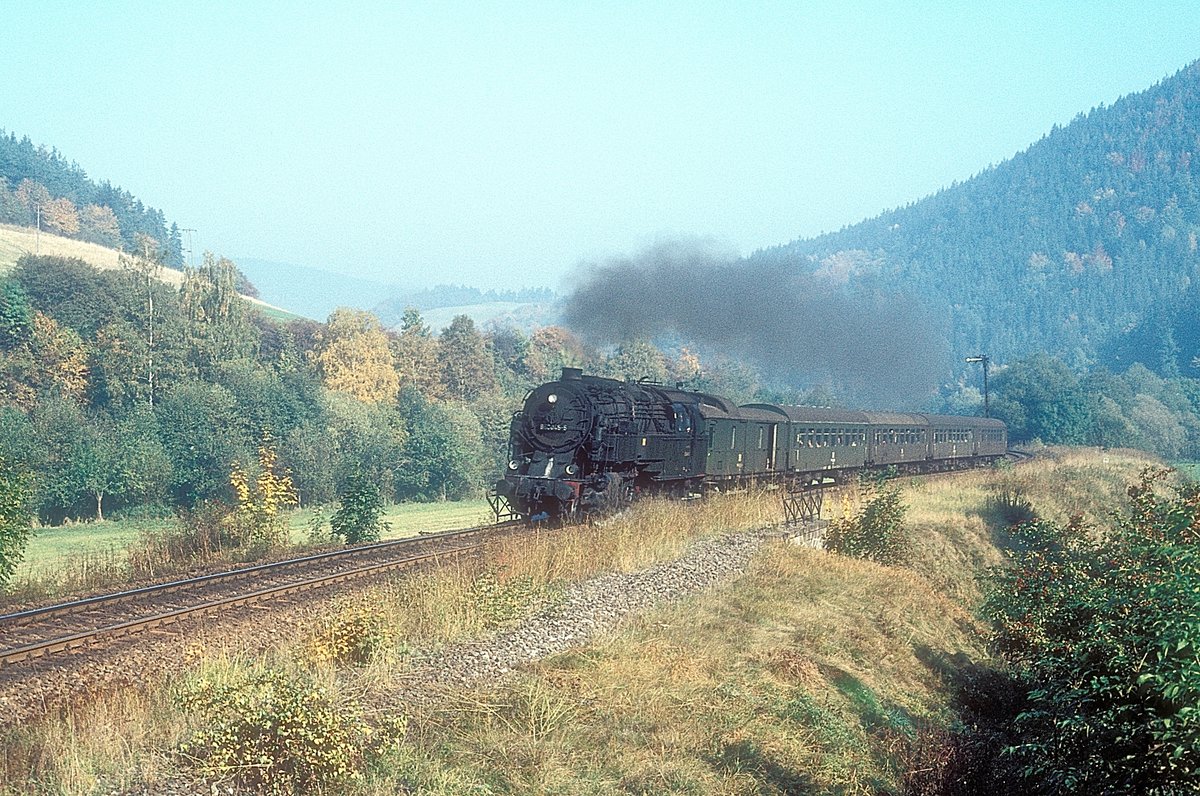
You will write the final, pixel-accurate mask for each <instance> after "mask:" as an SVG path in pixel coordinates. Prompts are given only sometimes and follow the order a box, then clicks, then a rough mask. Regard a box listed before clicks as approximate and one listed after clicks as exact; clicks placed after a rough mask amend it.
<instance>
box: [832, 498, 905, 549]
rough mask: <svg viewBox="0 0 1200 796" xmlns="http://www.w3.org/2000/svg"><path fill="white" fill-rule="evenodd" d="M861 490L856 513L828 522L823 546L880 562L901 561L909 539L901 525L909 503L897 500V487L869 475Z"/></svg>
mask: <svg viewBox="0 0 1200 796" xmlns="http://www.w3.org/2000/svg"><path fill="white" fill-rule="evenodd" d="M862 493H863V495H862V508H861V509H859V511H858V512H857V513H856V514H853V515H850V516H846V517H842V518H841V519H837V520H834V521H833V522H831V523H830V524H829V528H828V529H827V530H826V532H825V549H826V550H829V551H831V552H834V553H840V554H842V555H844V556H852V557H854V558H865V559H868V560H870V561H877V562H879V563H881V564H900V563H903V562H904V561H905V560H906V559H907V558H908V554H909V546H910V543H909V539H908V534H907V533H906V531H905V529H904V515H905V513H907V511H908V507H907V506H905V505H904V503H903V502H902V501H901V500H900V488H899V487H896V486H890V485H888V484H886V483H884V482H882V481H880V480H878V479H869V480H864V482H863V484H862Z"/></svg>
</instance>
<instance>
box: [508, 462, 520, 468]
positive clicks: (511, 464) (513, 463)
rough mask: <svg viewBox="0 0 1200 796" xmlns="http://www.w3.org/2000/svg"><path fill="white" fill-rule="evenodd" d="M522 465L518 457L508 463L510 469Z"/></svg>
mask: <svg viewBox="0 0 1200 796" xmlns="http://www.w3.org/2000/svg"><path fill="white" fill-rule="evenodd" d="M520 466H521V463H520V462H519V461H517V460H516V459H513V460H512V461H510V462H509V463H508V469H510V470H515V469H517V468H518V467H520Z"/></svg>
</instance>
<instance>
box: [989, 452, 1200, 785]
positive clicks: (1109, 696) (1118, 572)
mask: <svg viewBox="0 0 1200 796" xmlns="http://www.w3.org/2000/svg"><path fill="white" fill-rule="evenodd" d="M1164 472H1165V471H1147V472H1146V473H1144V474H1143V477H1142V479H1141V481H1140V483H1139V484H1137V485H1136V486H1134V487H1132V488H1131V489H1130V506H1129V509H1128V511H1127V512H1126V513H1125V514H1124V516H1122V517H1121V518H1120V521H1119V523H1118V524H1117V526H1116V527H1115V529H1114V530H1112V531H1111V532H1101V531H1099V530H1097V529H1094V528H1088V527H1086V526H1085V525H1084V524H1083V522H1082V520H1080V519H1078V518H1076V519H1073V520H1071V521H1070V522H1068V523H1067V524H1065V525H1056V524H1054V523H1051V522H1048V521H1044V520H1041V521H1034V522H1030V523H1027V524H1025V525H1022V526H1018V527H1017V528H1016V529H1014V531H1013V536H1014V541H1015V542H1016V545H1015V549H1014V550H1013V551H1012V552H1011V559H1012V560H1011V565H1010V566H1009V567H1007V568H1005V569H1003V570H1001V571H1000V572H998V573H997V574H996V575H995V584H994V588H993V589H992V591H991V593H990V596H989V598H988V601H987V605H986V610H987V612H988V614H989V615H990V617H991V618H992V620H993V621H994V622H995V625H996V643H997V646H998V648H999V649H1000V651H1001V652H1003V654H1004V655H1005V656H1006V657H1007V658H1008V660H1009V661H1010V662H1011V664H1012V666H1013V668H1014V670H1015V672H1016V674H1017V676H1018V677H1019V678H1020V680H1021V682H1022V684H1023V685H1024V688H1025V700H1026V701H1025V706H1024V709H1023V710H1022V711H1021V712H1020V713H1019V714H1018V715H1017V717H1016V720H1015V726H1014V730H1015V733H1016V737H1017V741H1016V742H1015V743H1014V744H1012V745H1011V746H1010V747H1009V748H1008V749H1007V750H1006V753H1007V755H1009V756H1010V757H1011V758H1013V759H1014V760H1015V761H1016V762H1017V763H1018V765H1017V768H1018V770H1020V771H1021V773H1022V775H1023V777H1024V779H1025V783H1024V785H1025V786H1026V790H1027V792H1029V793H1047V794H1049V793H1112V794H1116V793H1147V794H1149V793H1154V794H1176V793H1178V794H1183V793H1196V792H1198V791H1200V545H1198V542H1200V487H1197V486H1196V485H1194V484H1193V485H1190V486H1184V487H1180V488H1177V489H1175V490H1173V491H1171V492H1169V493H1167V492H1165V491H1164V489H1163V488H1162V484H1161V483H1160V482H1161V479H1162V476H1163V474H1164Z"/></svg>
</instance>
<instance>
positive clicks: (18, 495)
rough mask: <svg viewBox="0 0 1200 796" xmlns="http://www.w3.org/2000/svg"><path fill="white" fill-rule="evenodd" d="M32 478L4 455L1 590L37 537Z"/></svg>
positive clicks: (0, 481)
mask: <svg viewBox="0 0 1200 796" xmlns="http://www.w3.org/2000/svg"><path fill="white" fill-rule="evenodd" d="M29 495H30V490H29V476H28V474H26V473H23V472H20V471H19V470H17V469H16V468H15V467H14V466H13V465H12V464H10V463H9V462H8V461H7V460H6V459H5V458H4V457H3V456H2V455H0V588H2V587H3V586H5V585H7V583H8V581H9V580H10V579H11V578H12V576H13V573H14V572H15V571H16V569H17V564H19V563H20V562H21V558H22V556H23V555H24V553H25V545H26V544H27V543H28V541H29V537H30V536H31V535H32V534H33V528H32V526H33V515H32V514H31V513H30V511H29Z"/></svg>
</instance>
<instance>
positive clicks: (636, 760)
mask: <svg viewBox="0 0 1200 796" xmlns="http://www.w3.org/2000/svg"><path fill="white" fill-rule="evenodd" d="M981 637H982V634H981V632H980V629H979V628H978V626H977V625H976V624H975V622H974V620H973V619H972V618H971V617H970V616H969V615H968V614H967V613H966V612H965V611H964V610H963V609H961V608H960V607H958V606H957V605H955V604H954V603H953V602H951V601H950V600H948V599H946V598H945V597H944V596H942V595H939V594H937V593H936V592H934V591H933V590H931V589H930V588H929V586H928V585H927V584H926V583H924V582H923V581H922V580H921V579H920V578H919V577H918V576H916V575H915V574H913V573H911V572H906V571H903V570H896V569H891V568H887V567H882V566H878V565H875V564H870V563H866V562H861V561H855V560H850V559H842V558H838V557H834V556H831V555H828V554H825V553H822V552H819V551H812V550H805V549H801V548H797V547H794V546H791V545H786V544H777V545H774V546H772V547H771V548H770V549H769V550H768V551H766V552H765V553H764V554H763V555H762V556H760V557H759V558H758V559H757V563H756V565H755V567H754V569H753V571H752V572H751V573H750V575H749V576H748V577H744V578H742V579H740V580H738V581H737V582H736V583H734V584H732V585H730V586H728V587H726V588H724V589H721V590H719V591H716V592H712V593H709V594H707V595H706V596H704V597H702V598H700V599H696V600H692V601H689V602H688V603H687V604H685V605H680V606H676V607H673V608H669V609H665V610H660V611H655V612H652V613H649V614H646V615H644V616H642V617H641V618H640V619H639V620H637V621H635V622H633V623H631V624H630V625H629V626H627V627H626V628H625V629H624V630H623V631H621V632H620V633H618V634H616V635H614V636H612V637H611V638H609V639H608V640H606V641H604V642H601V643H597V644H595V645H593V646H592V647H591V648H589V649H586V650H582V651H579V652H573V653H569V654H565V655H561V656H558V657H556V658H554V659H551V660H548V661H546V662H543V663H541V664H538V665H536V666H534V667H531V669H530V670H529V671H528V672H526V673H525V674H524V675H523V676H522V677H521V678H520V679H519V680H517V681H515V682H512V683H510V684H509V685H506V686H505V687H503V688H501V689H498V690H491V691H489V690H483V689H480V690H463V691H459V692H456V693H455V694H454V695H453V696H452V698H451V699H450V700H449V702H448V703H447V704H446V705H442V706H441V707H440V708H439V709H438V710H436V711H428V712H424V713H421V712H418V714H417V715H416V716H414V719H413V722H412V723H413V726H414V727H416V728H419V729H418V732H417V734H416V736H415V737H414V738H413V739H412V740H413V741H414V742H415V743H414V746H413V747H412V748H410V749H408V750H407V751H406V752H404V753H403V761H402V764H401V765H398V766H397V768H396V769H395V770H393V772H392V773H391V775H388V776H382V777H380V778H379V779H378V780H377V781H376V782H375V783H374V786H373V788H374V789H373V790H372V791H371V792H377V793H386V792H394V789H396V788H399V787H401V785H402V784H403V783H408V784H410V785H411V784H419V785H421V786H423V787H426V788H428V789H429V792H433V793H454V792H458V791H456V790H455V789H454V788H456V787H460V786H461V784H462V783H463V782H473V783H476V784H482V783H486V784H487V785H488V786H489V787H491V788H492V789H493V791H494V792H500V793H656V794H657V793H728V794H758V793H792V792H795V793H864V794H868V793H870V794H873V793H877V792H894V791H895V790H896V788H898V786H899V783H900V781H901V780H902V778H903V774H904V772H903V771H901V770H900V761H902V760H904V759H905V755H904V753H905V751H906V750H907V749H909V748H910V747H911V746H912V745H913V743H914V741H915V739H916V737H917V734H918V732H919V730H920V729H921V728H922V727H923V726H925V725H927V724H939V725H940V724H944V723H946V722H947V721H948V718H949V708H948V705H947V699H946V691H947V690H948V689H947V684H946V682H945V672H944V668H945V664H944V662H945V661H948V660H952V659H955V656H958V657H960V658H961V657H962V656H966V657H967V658H969V659H971V660H978V659H981V658H983V657H984V651H983V648H982V644H981V641H980V639H981ZM439 782H448V783H452V785H453V786H452V787H449V786H447V787H439V786H438V785H437V783H439Z"/></svg>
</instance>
